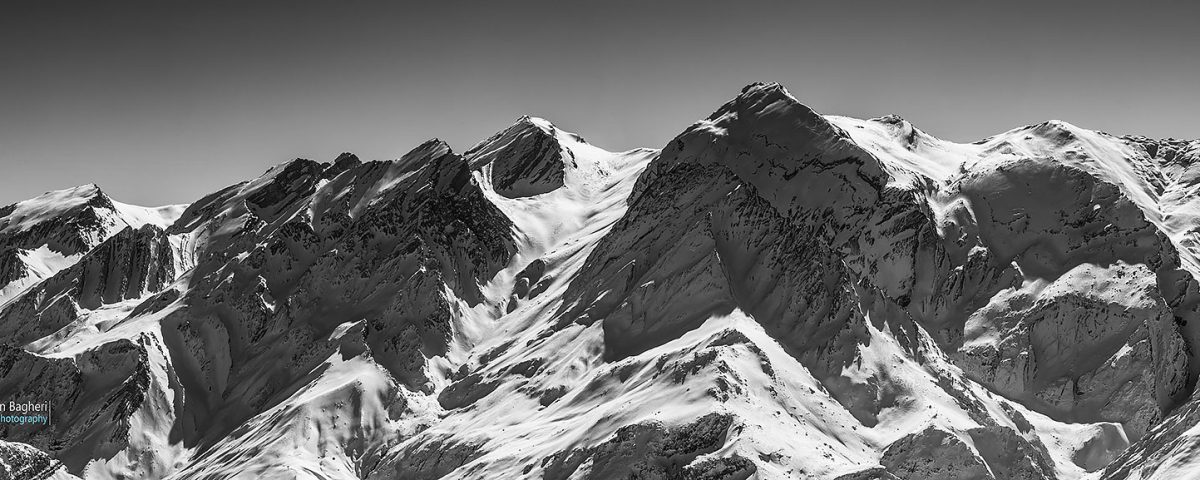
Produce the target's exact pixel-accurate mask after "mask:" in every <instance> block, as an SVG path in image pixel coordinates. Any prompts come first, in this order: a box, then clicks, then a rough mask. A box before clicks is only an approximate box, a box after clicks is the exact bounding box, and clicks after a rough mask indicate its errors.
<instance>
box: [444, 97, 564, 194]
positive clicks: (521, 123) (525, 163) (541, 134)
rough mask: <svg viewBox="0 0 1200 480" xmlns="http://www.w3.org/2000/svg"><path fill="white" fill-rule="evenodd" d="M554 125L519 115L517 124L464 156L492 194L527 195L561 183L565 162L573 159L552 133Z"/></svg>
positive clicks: (545, 191) (540, 192) (542, 191)
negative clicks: (477, 171) (486, 179)
mask: <svg viewBox="0 0 1200 480" xmlns="http://www.w3.org/2000/svg"><path fill="white" fill-rule="evenodd" d="M554 129H555V127H554V126H553V125H549V124H547V123H546V122H545V121H542V120H540V119H537V120H535V119H532V118H530V117H521V118H520V119H518V120H517V123H515V124H513V126H511V127H509V128H508V129H506V130H503V131H501V132H500V133H497V134H496V135H494V136H492V138H489V139H487V140H486V141H484V142H483V143H481V144H479V145H478V146H476V147H475V148H473V149H471V151H469V152H467V153H466V156H467V157H468V158H470V159H471V164H472V165H471V166H472V168H475V169H481V170H483V172H484V174H485V175H486V176H487V177H489V179H490V180H491V184H492V186H493V188H494V189H495V191H496V193H499V194H501V195H504V196H505V197H508V198H517V197H529V196H534V195H540V194H543V193H547V192H550V191H552V190H555V189H557V188H559V187H562V186H563V177H564V173H563V169H564V168H565V166H566V165H565V164H567V163H571V164H572V165H573V164H574V162H575V159H574V156H573V154H572V153H571V151H570V150H565V149H563V147H562V145H561V144H560V143H559V141H558V139H557V138H556V137H555V135H554Z"/></svg>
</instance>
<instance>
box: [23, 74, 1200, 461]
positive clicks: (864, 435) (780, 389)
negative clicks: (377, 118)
mask: <svg viewBox="0 0 1200 480" xmlns="http://www.w3.org/2000/svg"><path fill="white" fill-rule="evenodd" d="M1198 145H1200V144H1198V143H1196V142H1182V141H1172V140H1167V141H1162V140H1151V139H1146V138H1142V137H1122V138H1118V137H1113V136H1109V135H1107V134H1103V133H1099V132H1092V131H1088V130H1084V129H1081V128H1078V127H1075V126H1072V125H1069V124H1066V123H1064V122H1057V121H1051V122H1046V123H1043V124H1038V125H1031V126H1027V127H1021V128H1017V129H1014V130H1011V131H1009V132H1005V133H1002V134H1000V135H997V136H994V137H991V138H988V139H986V140H983V141H980V142H977V143H974V144H955V143H951V142H945V141H942V140H939V139H937V138H934V137H932V136H930V135H928V134H925V133H924V132H922V131H921V130H920V129H918V128H917V127H915V126H913V125H912V124H910V123H909V122H907V121H905V120H903V119H901V118H900V117H897V116H887V117H882V118H877V119H871V120H857V119H850V118H844V117H836V116H827V115H821V114H818V113H816V112H814V111H813V110H812V109H810V108H808V107H806V106H804V105H803V104H801V103H800V102H799V101H797V100H796V99H795V98H794V97H792V95H791V94H790V93H788V92H787V91H786V90H785V89H784V88H783V87H781V86H779V85H776V84H754V85H750V86H747V87H746V88H745V89H744V90H743V91H742V92H741V93H740V94H739V95H737V96H736V97H735V98H733V99H732V100H730V101H729V102H728V103H726V104H725V105H722V106H721V107H720V108H718V109H717V110H716V112H714V113H713V114H712V115H710V116H709V117H708V118H705V119H703V120H701V121H699V122H697V123H695V124H694V125H692V126H690V127H688V128H686V129H685V130H684V131H683V132H682V133H681V134H680V135H679V136H677V137H676V138H674V139H672V140H670V141H669V142H668V143H667V144H666V146H665V147H664V148H663V149H662V150H650V149H638V150H632V151H628V152H619V153H616V152H608V151H605V150H602V149H600V148H598V147H595V146H592V145H589V144H587V143H586V142H584V141H583V140H582V138H580V137H579V136H577V135H574V134H571V133H569V132H565V131H563V130H561V129H559V128H557V127H555V126H554V125H552V124H550V123H549V122H547V121H545V120H541V119H537V118H530V117H524V118H521V119H519V120H518V121H517V122H516V123H515V124H514V125H512V126H510V127H508V128H506V129H504V130H502V131H500V132H499V133H497V134H496V135H493V136H492V137H490V138H488V139H486V140H484V141H483V142H481V143H480V144H478V145H476V146H474V147H472V148H470V149H468V150H466V151H465V152H464V153H463V154H461V155H460V154H457V153H455V152H454V151H453V150H452V149H451V148H450V147H449V145H447V144H445V143H444V142H441V141H438V140H431V141H429V142H426V143H424V144H422V145H420V146H418V147H417V148H415V149H413V150H412V151H410V152H409V153H407V154H405V155H404V156H402V157H401V158H399V159H396V160H388V161H368V162H363V161H361V160H360V159H359V158H357V157H356V156H354V155H353V154H349V153H346V154H342V155H340V156H339V157H338V158H336V159H334V160H333V161H332V162H330V163H321V162H316V161H310V160H303V159H297V160H294V161H290V162H286V163H283V164H280V165H278V166H276V167H274V168H271V169H269V170H268V171H267V172H265V173H264V174H263V175H262V176H260V177H258V178H255V179H252V180H249V181H246V182H243V183H239V184H236V185H232V186H230V187H227V188H225V189H222V190H219V191H217V192H215V193H212V194H210V195H208V196H206V197H204V198H201V199H199V200H197V201H196V202H194V203H192V204H190V205H187V206H186V207H182V206H180V207H164V208H159V209H147V208H142V207H135V206H131V205H125V204H121V203H119V202H116V201H114V200H112V199H110V198H108V197H107V196H105V195H104V194H103V193H101V192H100V191H99V189H98V188H96V187H95V186H85V187H79V188H75V189H69V190H63V191H58V192H50V193H48V194H46V195H45V196H43V197H39V198H37V199H33V200H29V201H26V202H20V203H17V204H14V205H12V206H8V207H4V208H3V209H0V402H2V403H3V404H5V405H8V404H9V402H24V401H43V402H49V404H50V405H51V406H52V413H51V414H50V422H49V425H21V424H13V423H0V438H2V439H4V442H0V471H3V472H5V474H6V475H9V476H11V477H15V478H47V477H50V476H57V477H66V476H68V475H75V476H80V477H84V478H237V477H239V476H244V475H247V474H248V473H247V472H253V473H252V474H253V475H258V476H265V477H272V478H274V477H284V478H314V479H315V478H322V479H331V478H339V479H360V478H372V479H401V478H403V479H436V478H455V479H490V478H546V479H581V478H582V479H608V478H655V479H712V480H717V479H724V480H733V479H738V480H741V479H750V478H758V479H791V478H816V479H835V478H837V479H843V480H852V479H858V480H865V479H887V480H895V479H937V478H945V479H964V478H971V479H975V478H978V479H1022V480H1025V479H1028V480H1042V479H1061V480H1073V479H1078V478H1083V477H1084V476H1085V475H1092V476H1098V477H1101V478H1111V479H1124V478H1152V477H1155V475H1158V476H1159V477H1155V478H1186V477H1188V476H1189V475H1195V474H1196V472H1197V471H1198V470H1197V469H1196V468H1194V466H1193V463H1194V462H1191V461H1190V460H1188V459H1189V458H1190V456H1191V452H1193V451H1194V450H1195V446H1196V445H1197V444H1200V442H1198V441H1197V440H1196V438H1195V437H1196V435H1194V433H1195V432H1194V431H1193V430H1195V428H1194V427H1195V425H1196V424H1197V421H1200V415H1198V414H1197V413H1196V412H1197V411H1200V410H1198V408H1200V407H1197V400H1195V399H1196V398H1197V397H1196V395H1195V388H1196V383H1197V382H1196V381H1197V378H1200V361H1198V359H1197V358H1196V355H1195V352H1196V351H1197V345H1198V342H1200V318H1198V317H1200V308H1198V305H1200V288H1198V287H1197V283H1196V280H1195V278H1196V275H1197V274H1200V261H1198V260H1197V259H1198V258H1200V249H1198V248H1197V246H1196V245H1197V244H1196V241H1197V237H1196V232H1197V231H1200V227H1198V225H1200V206H1197V205H1193V202H1194V199H1195V198H1196V195H1194V194H1195V193H1196V192H1195V187H1196V184H1197V182H1196V181H1195V178H1198V177H1197V175H1194V173H1196V172H1200V170H1197V167H1196V165H1197V160H1200V154H1198V153H1197V152H1200V147H1198Z"/></svg>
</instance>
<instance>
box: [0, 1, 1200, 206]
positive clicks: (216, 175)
mask: <svg viewBox="0 0 1200 480" xmlns="http://www.w3.org/2000/svg"><path fill="white" fill-rule="evenodd" d="M1194 3H1195V2H1175V3H1167V2H1163V3H1159V4H1151V3H1147V2H1133V1H1123V2H1107V1H1093V2H1027V3H1023V2H982V1H979V2H977V1H954V2H921V1H903V2H900V1H887V2H882V1H881V2H858V1H833V0H830V1H823V2H819V3H817V2H812V3H810V2H778V3H771V2H752V1H739V2H695V1H646V2H540V1H539V2H525V1H488V2H457V1H441V2H434V1H428V2H420V3H417V2H411V3H409V2H390V3H382V2H380V3H374V2H365V1H345V2H343V1H332V0H330V1H323V2H297V1H286V2H284V1H280V2H268V1H252V2H251V1H237V2H226V1H210V0H206V1H202V2H163V1H154V2H141V1H138V2H134V1H120V2H91V1H88V2H70V3H68V2H59V1H55V0H49V1H42V0H39V1H27V0H20V1H6V2H4V4H3V6H0V204H7V203H11V202H13V201H17V200H20V199H24V198H29V197H32V196H35V195H38V194H40V193H42V192H44V191H47V190H52V189H59V188H65V187H68V186H73V185H77V184H83V183H91V182H95V183H97V184H99V185H100V186H101V188H103V189H104V190H105V191H107V192H108V193H109V194H110V195H112V196H113V197H114V198H116V199H118V200H121V201H124V202H128V203H136V204H143V205H159V204H167V203H185V202H189V201H193V200H195V199H197V198H199V197H200V196H202V195H203V194H205V193H208V192H211V191H214V190H216V189H218V188H221V187H223V186H225V185H228V184H231V183H235V182H237V181H240V180H243V179H247V178H251V177H254V176H257V175H259V174H261V173H262V172H263V171H264V170H266V169H267V168H268V167H269V166H270V165H274V164H277V163H280V162H283V161H286V160H289V159H292V158H295V157H304V158H311V159H314V160H321V161H329V160H332V159H333V158H334V157H335V156H336V155H337V154H338V153H340V152H342V151H351V152H354V153H357V154H358V155H359V156H360V157H362V158H364V159H382V158H395V157H398V156H399V155H401V154H402V153H404V152H406V151H407V150H408V149H409V148H411V147H413V146H415V145H417V144H418V143H420V142H421V141H422V140H425V139H428V138H431V137H439V138H442V139H444V140H446V141H448V142H449V143H450V144H451V145H452V146H453V147H454V148H455V149H456V150H459V151H461V150H465V149H466V148H468V147H470V146H471V145H473V144H474V143H475V142H477V141H478V140H480V139H483V138H485V137H487V136H488V135H489V134H491V133H493V132H495V131H497V130H500V129H502V128H504V127H505V126H507V125H508V124H510V123H511V122H512V121H513V120H514V119H516V118H517V117H518V116H520V115H523V114H530V115H535V116H541V117H545V118H547V119H549V120H551V121H553V122H555V123H556V124H557V125H558V126H559V127H561V128H564V129H566V130H570V131H574V132H577V133H579V134H581V135H583V136H584V137H585V138H587V139H588V140H589V141H590V142H591V143H593V144H596V145H598V146H601V147H604V148H607V149H609V150H625V149H629V148H633V147H640V146H648V147H660V146H662V145H664V144H666V143H667V141H669V140H670V139H671V138H672V137H673V136H674V135H676V134H677V133H679V132H680V131H682V130H683V129H684V128H685V127H687V126H688V125H689V124H691V123H692V122H693V121H695V120H697V119H699V118H702V117H704V116H706V115H707V114H708V113H710V112H712V111H713V110H715V109H716V108H717V107H718V106H719V105H720V104H721V103H723V102H724V101H726V100H727V99H729V98H731V97H733V96H734V95H736V94H737V93H738V91H739V90H740V89H741V87H742V86H743V85H745V84H747V83H751V82H755V81H777V82H780V83H782V84H784V85H785V86H787V87H788V89H789V90H790V91H791V92H792V93H793V94H794V95H795V96H796V97H798V98H799V99H800V100H801V101H802V102H804V103H806V104H808V105H810V106H812V107H813V108H815V109H817V110H818V111H820V112H823V113H831V114H840V115H849V116H856V117H875V116H880V115H884V114H888V113H896V114H899V115H901V116H903V117H905V118H907V119H908V120H910V121H912V122H913V123H914V124H916V125H917V126H919V127H921V128H922V129H924V130H925V131H926V132H928V133H930V134H932V135H935V136H938V137H942V138H947V139H951V140H957V141H973V140H977V139H980V138H983V137H986V136H988V135H991V134H994V133H998V132H1001V131H1004V130H1008V129H1010V128H1013V127H1017V126H1021V125H1025V124H1030V123H1037V122H1041V121H1044V120H1047V119H1051V118H1057V119H1062V120H1066V121H1069V122H1072V123H1075V124H1077V125H1080V126H1082V127H1087V128H1093V129H1100V130H1105V131H1108V132H1111V133H1138V134H1144V135H1147V136H1152V137H1176V138H1197V137H1200V121H1198V120H1197V115H1198V114H1200V28H1198V27H1197V24H1198V18H1200V9H1198V8H1197V7H1195V6H1193V5H1194ZM435 4H436V5H435Z"/></svg>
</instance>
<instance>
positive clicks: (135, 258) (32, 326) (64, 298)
mask: <svg viewBox="0 0 1200 480" xmlns="http://www.w3.org/2000/svg"><path fill="white" fill-rule="evenodd" d="M176 274H177V271H176V266H175V261H174V259H173V255H172V249H171V245H170V242H169V241H168V240H167V236H166V233H165V232H163V230H162V229H160V228H158V227H157V226H154V225H144V226H142V227H141V228H138V229H134V228H133V227H126V228H125V230H122V231H121V232H120V233H117V234H116V235H113V236H112V237H110V238H109V239H107V240H105V241H104V242H103V243H101V244H100V245H98V246H96V248H94V249H93V250H91V251H89V252H88V253H87V254H86V255H84V256H83V257H82V258H80V259H79V261H77V262H76V263H75V264H74V265H72V266H70V267H69V268H66V269H64V270H62V271H60V272H58V273H56V274H55V275H54V276H52V277H50V278H48V279H46V280H44V281H42V282H41V283H40V284H38V285H37V286H36V287H34V290H35V292H33V293H32V294H29V295H24V296H22V297H20V298H19V299H17V300H16V301H14V302H13V303H12V304H11V305H9V306H8V307H7V308H5V309H4V310H3V312H0V338H2V339H3V341H4V342H8V343H9V344H12V345H22V344H25V343H27V342H30V341H32V340H35V339H38V338H40V337H42V336H45V335H49V334H51V333H54V332H56V331H58V330H59V329H60V328H63V327H65V326H67V325H69V324H70V323H71V322H74V321H75V320H77V319H78V318H79V315H80V312H81V311H82V310H84V309H88V310H92V309H96V308H99V307H101V306H102V305H107V304H112V303H118V302H122V301H125V300H131V299H137V298H142V297H144V296H147V295H150V294H153V293H157V292H159V291H161V290H162V289H163V288H164V287H166V286H167V285H169V284H170V283H171V282H174V281H175V276H176Z"/></svg>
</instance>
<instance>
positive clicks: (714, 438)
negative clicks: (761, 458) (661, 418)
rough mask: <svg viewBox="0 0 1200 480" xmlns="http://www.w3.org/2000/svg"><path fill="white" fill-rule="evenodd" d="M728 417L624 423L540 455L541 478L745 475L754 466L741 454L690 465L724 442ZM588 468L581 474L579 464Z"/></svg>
mask: <svg viewBox="0 0 1200 480" xmlns="http://www.w3.org/2000/svg"><path fill="white" fill-rule="evenodd" d="M732 423H733V418H732V417H731V416H729V415H722V414H716V413H713V414H708V415H705V416H703V417H700V418H698V419H696V420H695V421H694V422H692V423H688V424H684V425H680V426H678V427H674V428H667V427H665V426H663V425H662V424H660V423H647V424H636V425H630V426H627V427H623V428H621V429H620V430H618V431H617V432H616V434H615V435H614V437H613V438H612V439H610V440H608V441H606V442H604V443H602V444H600V445H597V446H595V447H592V448H587V449H579V450H570V451H565V452H560V453H558V454H556V455H554V456H552V457H549V458H547V459H545V460H544V461H543V462H542V465H540V467H541V468H542V471H543V474H542V478H546V479H552V480H565V479H567V478H584V479H604V478H646V479H661V480H668V479H670V480H674V479H680V480H682V479H685V478H687V479H698V478H712V479H729V480H732V479H738V478H749V477H750V476H751V475H753V474H754V472H755V470H756V468H755V466H754V464H753V463H751V462H749V461H746V460H745V459H744V458H741V457H729V458H717V459H711V460H705V461H700V462H696V464H695V465H692V463H693V462H694V461H695V460H696V459H697V458H698V457H699V456H700V455H704V454H707V453H711V452H714V451H716V450H717V449H718V448H720V447H721V445H723V444H724V443H725V436H726V434H727V431H728V430H729V427H730V426H731V425H732ZM585 463H586V464H587V465H588V467H587V469H586V470H584V471H583V472H580V471H579V470H580V468H581V466H582V465H584V464H585Z"/></svg>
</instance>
